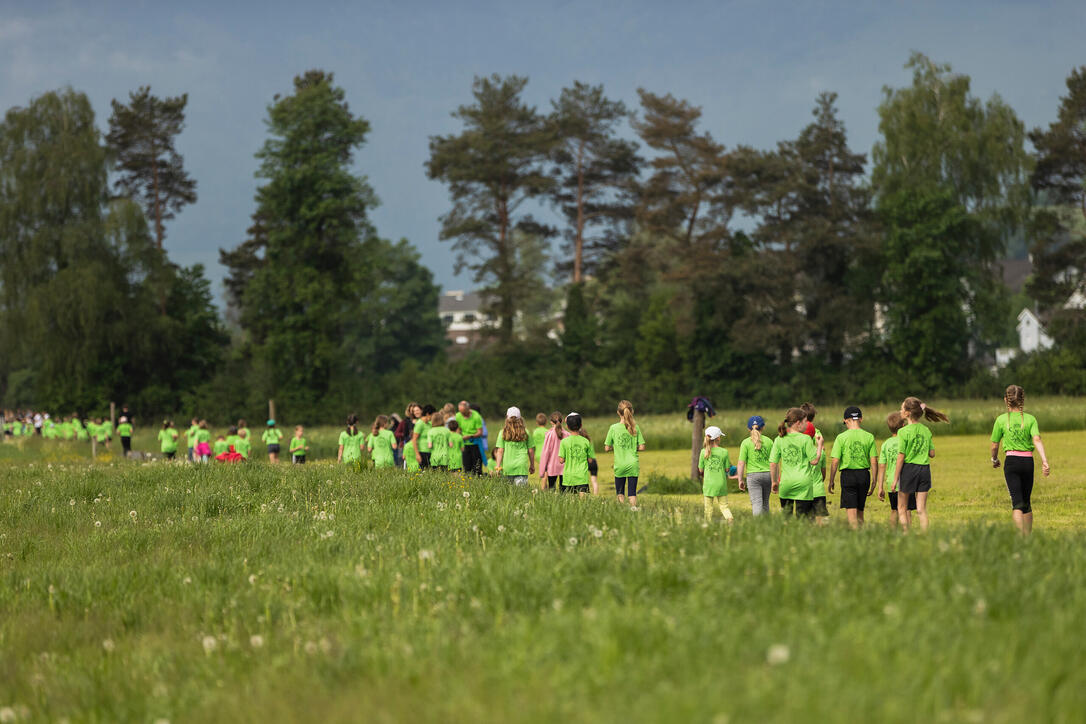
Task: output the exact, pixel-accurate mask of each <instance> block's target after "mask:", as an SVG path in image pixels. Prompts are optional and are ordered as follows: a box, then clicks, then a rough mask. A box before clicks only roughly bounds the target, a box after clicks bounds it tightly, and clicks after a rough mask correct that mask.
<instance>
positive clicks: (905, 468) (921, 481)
mask: <svg viewBox="0 0 1086 724" xmlns="http://www.w3.org/2000/svg"><path fill="white" fill-rule="evenodd" d="M897 489H898V490H899V491H900V492H902V493H926V492H928V491H929V490H931V466H930V465H917V464H916V463H905V464H904V465H902V466H901V476H900V477H899V478H898V479H897Z"/></svg>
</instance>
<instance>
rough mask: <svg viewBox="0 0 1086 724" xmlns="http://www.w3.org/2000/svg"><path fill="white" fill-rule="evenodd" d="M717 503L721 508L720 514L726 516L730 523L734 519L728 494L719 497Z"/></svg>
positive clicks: (725, 518)
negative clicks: (729, 505)
mask: <svg viewBox="0 0 1086 724" xmlns="http://www.w3.org/2000/svg"><path fill="white" fill-rule="evenodd" d="M716 504H717V507H718V508H720V514H721V515H723V516H724V520H726V521H728V522H729V523H730V522H731V521H732V509H731V508H729V507H728V496H727V495H721V496H719V497H717V498H716Z"/></svg>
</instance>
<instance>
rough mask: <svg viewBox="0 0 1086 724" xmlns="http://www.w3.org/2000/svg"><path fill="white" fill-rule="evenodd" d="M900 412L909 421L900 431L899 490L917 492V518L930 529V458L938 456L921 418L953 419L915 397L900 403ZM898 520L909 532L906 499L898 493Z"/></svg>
mask: <svg viewBox="0 0 1086 724" xmlns="http://www.w3.org/2000/svg"><path fill="white" fill-rule="evenodd" d="M901 414H902V416H903V417H904V418H905V419H906V420H907V424H906V425H905V427H903V428H901V431H900V432H898V434H897V437H898V453H897V465H896V468H895V470H894V477H895V478H896V479H897V481H898V492H899V493H905V494H906V495H910V494H912V495H916V518H917V520H918V521H920V529H921V530H927V529H928V525H929V520H928V493H930V492H931V460H932V458H934V457H935V443H934V441H933V440H932V435H931V430H929V429H928V428H927V426H926V425H923V424H921V422H920V421H921V420H923V419H928V420H930V421H932V422H950V419H949V418H948V417H947V416H946V415H944V414H943V413H941V412H939V411H938V410H934V409H932V408H930V407H928V406H927V405H926V404H924V403H923V402H921V401H920V399H919V398H916V397H906V398H905V400H904V402H902V403H901ZM897 520H898V523H900V524H901V530H902V532H903V533H907V532H909V525H910V524H911V522H912V521H911V519H910V516H909V510H908V507H907V504H906V498H903V497H902V496H901V495H900V494H899V495H898V496H897Z"/></svg>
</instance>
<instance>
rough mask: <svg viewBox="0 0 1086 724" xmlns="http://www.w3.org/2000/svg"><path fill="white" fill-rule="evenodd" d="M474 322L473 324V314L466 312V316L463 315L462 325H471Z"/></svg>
mask: <svg viewBox="0 0 1086 724" xmlns="http://www.w3.org/2000/svg"><path fill="white" fill-rule="evenodd" d="M474 322H475V315H474V314H472V313H471V312H468V313H467V314H465V315H464V323H465V324H472V323H474Z"/></svg>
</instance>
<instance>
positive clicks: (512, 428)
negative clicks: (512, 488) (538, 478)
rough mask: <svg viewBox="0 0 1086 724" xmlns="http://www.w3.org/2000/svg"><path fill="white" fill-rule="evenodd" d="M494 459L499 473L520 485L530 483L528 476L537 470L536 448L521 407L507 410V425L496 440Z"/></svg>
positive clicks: (523, 485) (524, 485) (514, 483)
mask: <svg viewBox="0 0 1086 724" xmlns="http://www.w3.org/2000/svg"><path fill="white" fill-rule="evenodd" d="M494 459H495V461H496V463H497V464H496V469H497V472H498V474H499V475H504V476H505V478H506V480H508V481H509V482H510V483H512V484H513V485H516V486H518V487H526V486H527V485H528V476H529V475H531V474H533V473H534V472H535V448H533V447H532V442H531V438H530V437H529V435H528V431H527V430H526V429H525V425H524V418H523V417H521V414H520V408H519V407H510V408H509V409H508V410H506V411H505V425H504V426H502V429H501V432H499V433H498V439H497V440H495V441H494Z"/></svg>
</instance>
